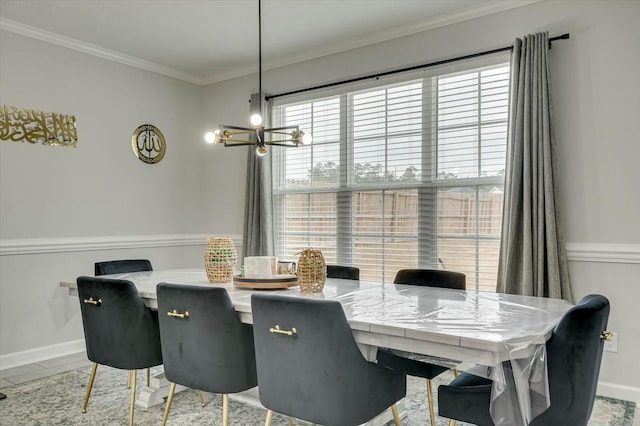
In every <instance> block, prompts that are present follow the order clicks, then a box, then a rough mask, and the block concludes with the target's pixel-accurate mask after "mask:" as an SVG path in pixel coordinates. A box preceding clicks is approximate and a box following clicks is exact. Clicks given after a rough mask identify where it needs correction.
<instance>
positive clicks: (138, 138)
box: [131, 124, 167, 164]
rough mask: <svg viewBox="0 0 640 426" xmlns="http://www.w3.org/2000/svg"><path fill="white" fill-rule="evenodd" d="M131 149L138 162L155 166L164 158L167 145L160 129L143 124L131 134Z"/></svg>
mask: <svg viewBox="0 0 640 426" xmlns="http://www.w3.org/2000/svg"><path fill="white" fill-rule="evenodd" d="M131 147H132V148H133V152H134V153H135V154H136V157H138V158H139V159H140V161H143V162H145V163H147V164H155V163H159V162H160V161H161V160H162V159H163V158H164V153H165V151H166V149H167V144H166V142H165V140H164V135H163V134H162V132H161V131H160V129H158V128H157V127H156V126H153V125H151V124H143V125H142V126H139V127H138V128H137V129H136V130H135V131H134V132H133V135H132V136H131Z"/></svg>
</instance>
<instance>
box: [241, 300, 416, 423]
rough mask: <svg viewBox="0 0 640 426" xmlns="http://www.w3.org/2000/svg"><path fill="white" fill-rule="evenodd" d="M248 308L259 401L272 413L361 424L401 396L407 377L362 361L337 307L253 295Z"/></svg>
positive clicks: (323, 302) (313, 301)
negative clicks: (251, 315) (253, 343)
mask: <svg viewBox="0 0 640 426" xmlns="http://www.w3.org/2000/svg"><path fill="white" fill-rule="evenodd" d="M251 307H252V314H253V333H254V339H255V345H256V364H257V369H258V383H260V386H259V393H260V401H261V402H262V404H263V405H264V406H265V407H267V408H268V409H271V410H273V411H276V412H278V413H282V414H285V415H287V416H292V417H296V418H299V419H301V420H306V421H308V422H314V423H317V424H324V425H357V424H361V423H364V422H366V421H368V420H370V419H371V418H373V417H375V416H376V415H377V414H379V413H381V412H382V411H384V410H385V409H386V408H388V407H390V406H391V405H392V404H394V403H395V402H396V401H398V400H399V399H401V398H402V397H404V395H405V393H406V376H405V374H404V373H401V372H398V371H393V370H390V369H386V368H384V367H380V366H378V365H377V364H373V363H370V362H368V361H366V360H365V359H364V357H363V356H362V354H361V352H360V350H359V349H358V346H357V344H356V342H355V340H354V338H353V334H352V332H351V328H350V327H349V324H348V323H347V320H346V317H345V315H344V311H343V310H342V306H341V305H340V303H339V302H336V301H327V300H316V299H302V298H292V297H287V296H280V295H273V294H253V295H252V296H251ZM293 329H295V332H293ZM287 332H290V335H288V334H286V333H287Z"/></svg>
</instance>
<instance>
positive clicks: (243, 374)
mask: <svg viewBox="0 0 640 426" xmlns="http://www.w3.org/2000/svg"><path fill="white" fill-rule="evenodd" d="M157 294H158V319H159V322H160V339H161V343H162V358H163V360H164V372H165V375H166V377H167V379H168V380H169V381H170V382H172V383H177V384H180V385H183V386H187V387H190V388H193V389H199V390H203V391H206V392H212V393H222V394H227V393H235V392H241V391H244V390H247V389H250V388H252V387H254V386H257V384H258V382H257V378H256V360H255V353H254V349H253V331H252V328H251V326H250V325H247V324H243V323H242V322H241V321H240V317H239V315H238V313H237V312H236V311H235V309H234V308H233V304H232V303H231V299H229V295H228V294H227V291H226V290H225V289H224V288H222V287H212V286H207V287H202V286H195V285H186V284H168V283H160V284H158V286H157ZM174 310H175V314H174ZM186 312H188V314H186ZM170 314H171V315H170ZM176 314H177V315H176ZM180 315H184V316H183V317H181V316H180ZM187 315H188V316H187Z"/></svg>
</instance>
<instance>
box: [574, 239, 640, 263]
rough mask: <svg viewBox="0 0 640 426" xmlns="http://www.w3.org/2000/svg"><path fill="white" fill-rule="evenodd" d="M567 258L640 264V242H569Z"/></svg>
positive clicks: (583, 260) (582, 260)
mask: <svg viewBox="0 0 640 426" xmlns="http://www.w3.org/2000/svg"><path fill="white" fill-rule="evenodd" d="M567 258H568V259H569V260H570V261H575V262H604V263H636V264H640V244H608V243H567Z"/></svg>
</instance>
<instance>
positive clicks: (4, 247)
mask: <svg viewBox="0 0 640 426" xmlns="http://www.w3.org/2000/svg"><path fill="white" fill-rule="evenodd" d="M209 237H211V235H208V234H184V235H123V236H117V237H82V238H39V239H16V240H0V256H10V255H22V254H42V253H65V252H74V251H86V250H115V249H132V248H149V247H177V246H199V245H203V246H204V245H206V244H207V242H208V240H209ZM230 237H231V239H232V240H233V243H234V244H235V245H236V246H237V247H240V246H242V235H231V236H230Z"/></svg>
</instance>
